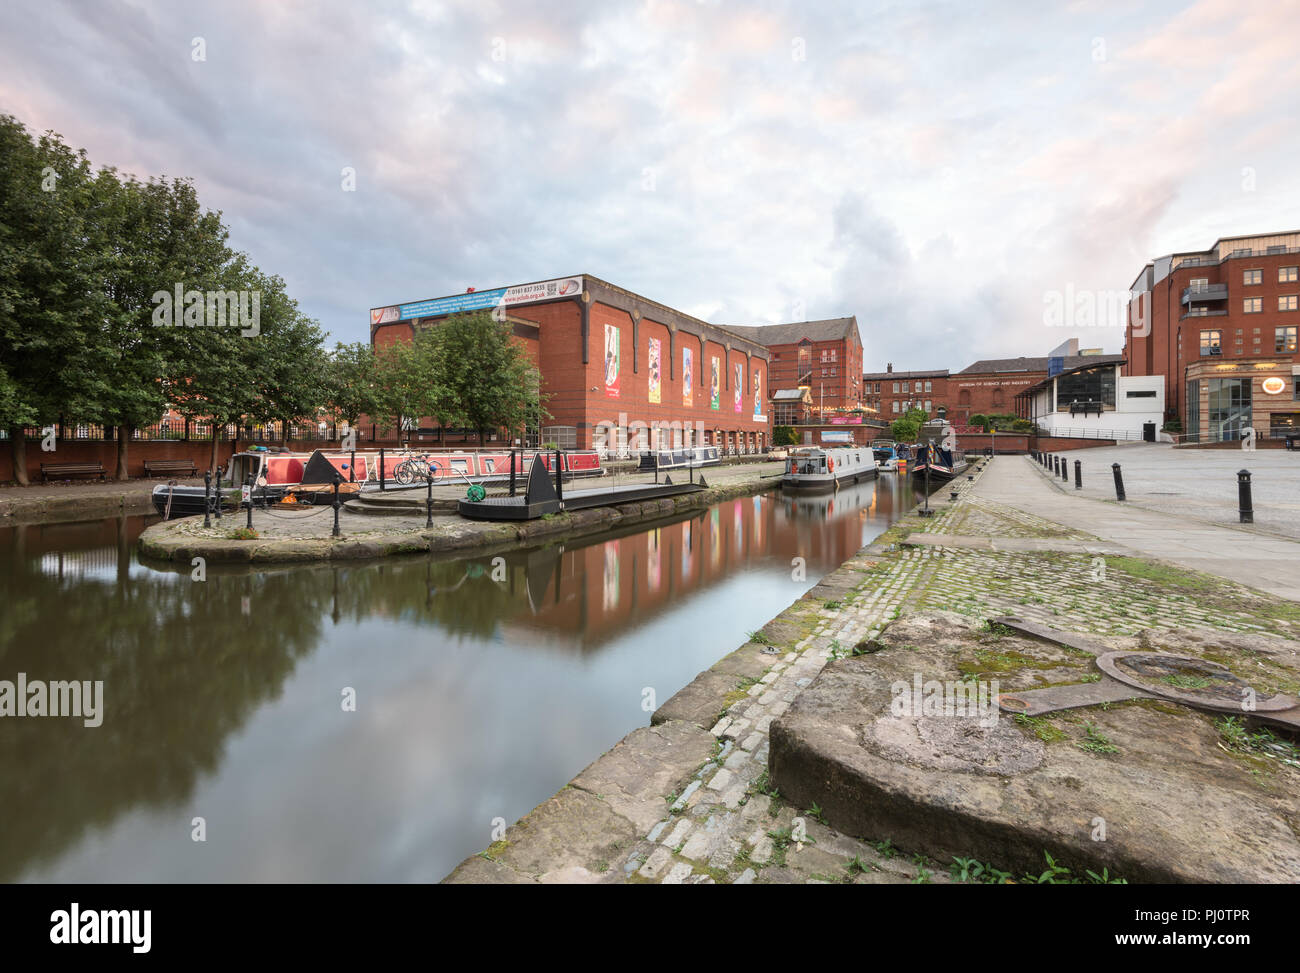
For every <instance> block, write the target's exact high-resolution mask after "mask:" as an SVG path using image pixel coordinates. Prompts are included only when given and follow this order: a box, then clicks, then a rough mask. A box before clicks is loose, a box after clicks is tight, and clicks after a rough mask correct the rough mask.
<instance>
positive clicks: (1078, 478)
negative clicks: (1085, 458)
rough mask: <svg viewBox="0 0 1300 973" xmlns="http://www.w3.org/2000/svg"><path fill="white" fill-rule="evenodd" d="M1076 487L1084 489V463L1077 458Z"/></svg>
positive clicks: (1075, 466)
mask: <svg viewBox="0 0 1300 973" xmlns="http://www.w3.org/2000/svg"><path fill="white" fill-rule="evenodd" d="M1074 488H1075V489H1076V490H1082V489H1083V463H1082V462H1081V461H1079V460H1077V459H1076V460H1075V461H1074Z"/></svg>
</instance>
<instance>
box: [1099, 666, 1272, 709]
mask: <svg viewBox="0 0 1300 973" xmlns="http://www.w3.org/2000/svg"><path fill="white" fill-rule="evenodd" d="M1097 666H1098V668H1100V669H1101V671H1102V672H1104V673H1106V675H1108V676H1110V677H1111V678H1112V679H1118V680H1119V681H1120V682H1122V683H1124V684H1126V685H1129V686H1133V687H1135V688H1137V689H1141V690H1142V691H1144V692H1147V693H1150V694H1152V695H1153V696H1163V697H1165V698H1167V699H1175V700H1178V701H1179V702H1183V703H1188V704H1189V705H1192V706H1197V707H1200V708H1202V709H1212V710H1221V711H1224V712H1236V713H1240V712H1242V711H1243V710H1247V709H1249V710H1254V711H1255V712H1269V711H1276V710H1285V709H1291V708H1292V707H1293V706H1295V700H1292V699H1287V698H1286V697H1283V696H1265V695H1263V694H1262V693H1259V692H1258V691H1257V690H1255V689H1253V688H1252V687H1251V685H1250V683H1248V682H1246V680H1244V679H1242V678H1241V677H1240V676H1238V675H1236V674H1235V673H1233V672H1232V671H1231V670H1229V669H1228V667H1227V666H1221V665H1219V664H1218V663H1217V662H1209V661H1207V660H1205V659H1197V658H1194V657H1192V656H1184V655H1165V654H1163V653H1159V652H1108V653H1106V654H1105V655H1103V656H1101V657H1099V658H1098V659H1097ZM1246 702H1249V703H1250V705H1249V706H1243V703H1246Z"/></svg>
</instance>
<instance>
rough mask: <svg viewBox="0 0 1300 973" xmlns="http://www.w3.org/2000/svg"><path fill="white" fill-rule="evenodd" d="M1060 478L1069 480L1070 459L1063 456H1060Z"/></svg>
mask: <svg viewBox="0 0 1300 973" xmlns="http://www.w3.org/2000/svg"><path fill="white" fill-rule="evenodd" d="M1061 479H1062V480H1064V481H1065V482H1066V483H1069V482H1070V461H1069V460H1068V459H1066V458H1065V457H1064V456H1062V457H1061Z"/></svg>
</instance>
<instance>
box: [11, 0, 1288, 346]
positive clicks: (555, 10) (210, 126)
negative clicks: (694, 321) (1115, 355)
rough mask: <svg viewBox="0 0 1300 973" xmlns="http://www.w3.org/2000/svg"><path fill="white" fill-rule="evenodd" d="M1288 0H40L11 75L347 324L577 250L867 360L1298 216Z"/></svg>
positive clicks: (1022, 314)
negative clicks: (349, 185)
mask: <svg viewBox="0 0 1300 973" xmlns="http://www.w3.org/2000/svg"><path fill="white" fill-rule="evenodd" d="M1297 6H1298V3H1297V0H1282V2H1280V3H1276V4H1270V5H1268V6H1267V7H1259V8H1242V7H1240V5H1233V4H1230V3H1227V2H1225V0H1199V2H1195V3H1191V4H1188V3H1185V2H1184V3H1172V2H1167V3H1161V4H1156V5H1153V6H1149V7H1144V8H1142V9H1141V10H1131V9H1126V8H1112V7H1110V6H1108V5H1100V4H1092V3H1082V2H1077V3H1073V4H1071V5H1069V6H1068V7H1066V8H1053V7H1051V6H1050V5H1042V6H1041V7H1028V8H1027V7H1025V6H1024V5H1023V4H1012V3H1009V2H995V3H992V4H987V5H980V6H979V7H978V8H976V7H972V6H970V5H964V4H957V3H952V2H938V3H932V4H927V5H924V6H916V5H895V4H875V5H868V4H857V3H848V2H843V3H824V4H816V5H808V4H796V3H793V2H780V0H778V2H773V3H769V4H764V5H762V7H761V8H746V7H743V6H738V5H736V4H730V3H722V2H706V3H697V2H685V0H683V2H674V0H647V2H645V3H641V4H638V5H611V4H603V3H597V2H594V0H581V2H574V3H565V4H562V5H549V6H542V5H529V4H522V3H510V2H505V0H490V2H484V3H475V4H471V3H462V2H454V0H443V2H438V0H413V2H409V3H399V2H395V0H394V2H387V3H382V4H377V5H359V4H345V3H338V2H333V3H310V4H309V3H306V2H305V0H289V2H280V3H276V4H263V3H255V2H253V0H234V2H232V3H229V4H225V5H223V6H222V7H220V8H211V7H210V6H209V5H206V4H200V3H197V2H178V3H171V4H166V5H142V4H136V3H129V2H126V0H116V2H114V0H109V2H104V3H99V4H92V5H83V4H76V3H71V2H60V0H54V2H48V0H47V2H37V0H30V2H19V3H11V4H6V5H4V7H3V9H0V58H2V59H3V63H4V65H5V68H4V71H3V74H0V104H2V105H3V106H4V109H5V110H8V111H12V112H14V113H16V114H18V115H19V116H20V117H21V118H22V120H23V121H24V122H26V123H27V124H28V125H29V127H32V128H35V129H37V130H40V129H44V128H55V129H57V130H59V131H60V132H62V134H63V135H64V136H65V137H66V138H67V139H68V141H69V142H71V143H72V144H74V145H77V146H85V147H86V148H87V150H88V151H89V153H90V155H91V158H92V159H93V160H94V161H95V162H96V163H99V164H110V165H116V166H119V167H120V168H124V169H127V170H130V171H134V172H136V173H138V174H140V175H148V174H160V173H166V174H168V175H187V176H192V177H193V178H194V180H195V182H196V185H197V186H198V189H199V192H200V195H201V198H202V199H204V200H205V202H206V203H207V204H208V205H210V206H212V207H213V208H216V209H220V210H222V211H223V213H224V215H225V218H226V220H227V221H228V222H229V223H230V225H231V228H232V239H233V242H234V243H235V245H236V246H238V247H240V248H241V249H244V250H247V251H248V252H249V253H250V255H251V256H252V257H253V259H254V261H255V262H256V263H258V264H259V265H260V266H262V267H263V268H264V269H267V270H270V271H273V272H277V273H280V274H281V275H282V276H284V277H285V279H286V281H287V283H288V285H289V287H290V289H291V292H292V293H293V294H294V295H295V296H296V297H297V298H298V299H299V300H300V303H301V304H302V306H303V307H304V309H306V310H307V311H308V313H311V314H313V315H315V316H317V317H318V318H319V319H320V320H321V322H322V324H323V325H324V326H325V327H326V328H327V329H328V330H330V331H331V332H332V334H333V335H334V336H335V337H336V338H338V339H340V340H358V339H362V338H364V337H365V336H366V335H367V333H368V332H367V321H368V314H367V312H368V309H369V308H370V307H371V306H375V305H380V304H386V303H392V302H396V301H405V300H416V299H420V298H426V297H433V296H437V295H441V294H447V293H456V292H460V291H463V290H464V289H465V287H467V286H478V287H488V286H494V285H499V284H507V283H515V282H520V281H526V280H534V279H539V278H545V277H551V276H556V275H560V274H567V273H574V272H587V273H593V274H596V275H599V276H601V277H604V278H606V279H608V280H611V281H614V282H616V283H618V284H620V285H621V286H624V287H627V288H629V289H631V290H634V291H637V292H639V293H643V294H645V295H646V296H647V297H650V298H652V299H654V300H658V301H661V302H663V303H666V304H670V305H672V306H675V307H679V308H681V309H682V310H685V311H688V312H692V313H699V314H706V315H707V316H710V317H712V318H713V319H715V320H719V321H729V322H733V323H763V322H771V321H779V320H784V319H788V318H789V317H791V316H792V315H793V314H794V313H795V312H796V310H798V309H802V310H803V312H804V313H805V314H806V316H808V317H810V318H815V317H831V316H838V315H844V314H856V315H857V317H858V320H859V322H860V324H861V327H862V332H863V338H864V341H865V343H866V361H867V364H868V367H883V363H884V362H885V361H886V360H891V361H894V363H895V365H896V366H897V367H900V368H906V367H913V368H922V367H950V368H954V369H958V368H962V367H964V366H965V365H966V364H969V362H970V361H971V360H973V359H974V358H977V357H1003V356H1012V355H1019V354H1025V355H1038V354H1042V353H1043V352H1044V351H1045V350H1046V348H1047V347H1050V346H1051V345H1054V344H1056V343H1058V341H1059V337H1060V336H1059V334H1058V333H1055V332H1047V331H1045V330H1044V328H1043V325H1042V307H1043V295H1044V293H1045V292H1046V291H1048V290H1051V289H1060V288H1062V287H1064V286H1065V285H1066V284H1067V283H1070V284H1073V286H1074V287H1075V288H1076V289H1077V288H1092V289H1120V288H1124V287H1127V286H1128V284H1129V283H1130V282H1131V281H1132V279H1133V277H1134V276H1135V275H1136V273H1137V272H1138V270H1139V269H1140V268H1141V266H1142V265H1143V264H1144V263H1145V262H1146V260H1147V259H1149V258H1150V257H1152V256H1155V255H1158V254H1160V253H1166V252H1169V251H1171V250H1173V249H1186V248H1194V247H1198V246H1208V245H1209V243H1211V242H1212V241H1213V239H1214V238H1215V236H1217V235H1218V234H1219V233H1220V232H1231V233H1236V232H1256V231H1265V230H1272V229H1282V228H1286V227H1289V226H1292V225H1295V224H1296V223H1297V222H1300V220H1297V218H1296V215H1295V212H1294V207H1295V199H1296V190H1297V189H1298V188H1300V184H1298V183H1300V173H1297V172H1296V170H1295V167H1294V166H1293V165H1292V164H1291V160H1292V159H1293V158H1294V156H1295V154H1296V150H1297V148H1300V144H1298V143H1300V135H1297V133H1296V131H1295V129H1294V126H1286V125H1284V124H1280V123H1279V120H1280V119H1282V118H1286V117H1289V115H1290V114H1291V113H1292V112H1291V111H1290V107H1289V103H1288V101H1287V99H1288V98H1289V96H1290V92H1292V91H1294V90H1296V88H1297V82H1298V81H1300V77H1297V75H1298V74H1300V62H1297V61H1296V59H1295V58H1294V56H1293V53H1292V51H1291V50H1290V45H1289V44H1288V40H1287V39H1288V38H1289V37H1291V36H1294V33H1295V29H1296V27H1297V26H1300V14H1298V13H1297ZM196 37H201V38H203V40H204V43H205V45H206V52H207V59H206V60H204V61H194V60H193V59H192V57H191V52H192V46H193V42H194V38H196ZM1098 40H1100V41H1101V42H1102V43H1101V45H1100V47H1099V46H1098V43H1097V42H1098ZM344 167H352V169H354V170H355V173H356V186H357V189H356V192H345V191H343V189H342V187H341V181H342V175H341V174H342V171H343V169H344ZM1246 168H1249V169H1250V170H1251V171H1253V172H1254V173H1256V176H1257V178H1256V180H1255V184H1254V185H1255V189H1254V191H1247V190H1245V189H1243V186H1244V185H1245V183H1244V181H1243V179H1242V175H1241V174H1242V171H1243V170H1244V169H1246ZM1086 343H1088V344H1098V343H1104V344H1106V345H1107V346H1108V347H1109V348H1111V349H1112V350H1114V349H1117V348H1118V346H1119V336H1118V334H1117V333H1116V334H1115V335H1114V337H1113V338H1111V337H1106V338H1105V340H1104V341H1101V342H1098V341H1092V340H1086Z"/></svg>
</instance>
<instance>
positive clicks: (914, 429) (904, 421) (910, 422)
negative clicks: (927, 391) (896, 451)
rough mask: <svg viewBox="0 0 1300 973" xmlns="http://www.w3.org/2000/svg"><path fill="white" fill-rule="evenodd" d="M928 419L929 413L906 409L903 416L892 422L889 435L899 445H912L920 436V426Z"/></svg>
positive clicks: (922, 410) (921, 410)
mask: <svg viewBox="0 0 1300 973" xmlns="http://www.w3.org/2000/svg"><path fill="white" fill-rule="evenodd" d="M929 418H930V416H929V413H927V412H926V411H925V410H924V409H908V410H907V412H906V413H905V414H904V415H902V416H900V417H899V418H897V419H895V420H894V422H893V424H892V425H891V426H890V427H889V431H890V434H891V435H892V436H893V437H894V439H895V440H897V441H898V442H900V443H914V442H916V437H917V436H918V435H920V432H921V426H922V425H924V424H925V422H926V421H927V420H928V419H929Z"/></svg>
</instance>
